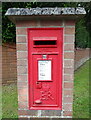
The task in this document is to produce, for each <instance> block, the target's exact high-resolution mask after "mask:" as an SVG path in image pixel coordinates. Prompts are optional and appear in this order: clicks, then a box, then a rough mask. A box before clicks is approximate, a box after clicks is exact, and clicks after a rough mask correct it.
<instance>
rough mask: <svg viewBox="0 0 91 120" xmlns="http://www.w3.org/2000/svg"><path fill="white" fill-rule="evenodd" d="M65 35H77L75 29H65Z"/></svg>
mask: <svg viewBox="0 0 91 120" xmlns="http://www.w3.org/2000/svg"><path fill="white" fill-rule="evenodd" d="M64 34H70V35H74V34H75V27H65V29H64Z"/></svg>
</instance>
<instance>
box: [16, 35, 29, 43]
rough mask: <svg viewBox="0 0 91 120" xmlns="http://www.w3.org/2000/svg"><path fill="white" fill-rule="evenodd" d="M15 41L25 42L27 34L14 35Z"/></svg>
mask: <svg viewBox="0 0 91 120" xmlns="http://www.w3.org/2000/svg"><path fill="white" fill-rule="evenodd" d="M16 42H19V43H26V42H27V36H17V35H16Z"/></svg>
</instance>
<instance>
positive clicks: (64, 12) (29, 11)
mask: <svg viewBox="0 0 91 120" xmlns="http://www.w3.org/2000/svg"><path fill="white" fill-rule="evenodd" d="M85 14H86V11H85V9H84V8H83V7H77V8H71V7H67V8H65V7H64V8H63V7H54V8H52V7H44V8H39V7H36V8H9V9H8V10H7V12H6V13H5V15H6V16H8V17H9V19H11V21H13V22H14V23H15V22H16V21H17V20H30V19H34V18H38V19H45V18H46V19H50V18H51V19H53V18H56V19H57V18H58V19H60V18H61V19H62V18H63V19H64V18H65V19H78V18H79V17H81V16H84V15H85Z"/></svg>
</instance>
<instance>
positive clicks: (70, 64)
mask: <svg viewBox="0 0 91 120" xmlns="http://www.w3.org/2000/svg"><path fill="white" fill-rule="evenodd" d="M64 67H69V68H72V67H74V61H73V60H64Z"/></svg>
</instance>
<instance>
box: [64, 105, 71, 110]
mask: <svg viewBox="0 0 91 120" xmlns="http://www.w3.org/2000/svg"><path fill="white" fill-rule="evenodd" d="M63 106H64V107H63V108H64V110H65V111H72V104H64V105H63Z"/></svg>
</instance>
